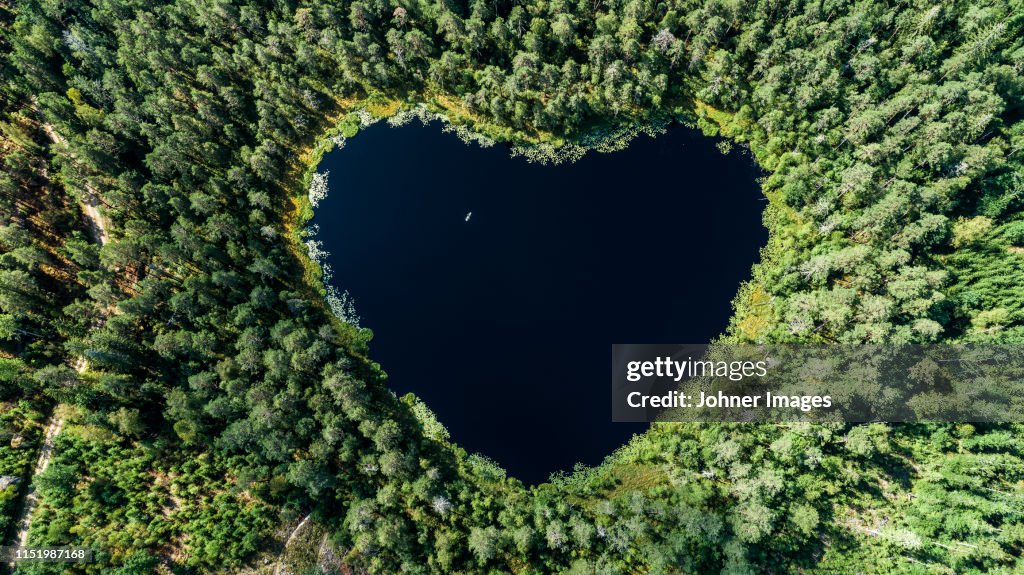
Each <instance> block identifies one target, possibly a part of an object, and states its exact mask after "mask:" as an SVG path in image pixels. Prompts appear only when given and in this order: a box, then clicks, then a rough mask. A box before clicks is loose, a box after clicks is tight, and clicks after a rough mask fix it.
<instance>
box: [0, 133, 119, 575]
mask: <svg viewBox="0 0 1024 575" xmlns="http://www.w3.org/2000/svg"><path fill="white" fill-rule="evenodd" d="M42 128H43V131H44V132H45V133H46V135H47V137H48V138H49V139H50V141H51V142H52V143H54V144H61V143H63V142H64V138H63V137H61V135H60V134H58V133H57V132H56V131H55V130H54V129H53V126H51V125H50V124H48V123H45V122H44V123H43V124H42ZM43 177H44V178H45V179H46V180H47V182H49V174H48V173H44V174H43ZM91 195H94V194H91ZM79 204H80V206H81V208H82V213H83V214H84V215H85V218H86V223H87V224H88V226H89V228H90V232H91V233H92V236H93V240H95V241H96V243H98V244H99V245H101V246H102V245H103V244H105V243H107V226H106V223H105V222H104V219H103V216H102V215H101V214H100V212H99V210H98V209H97V208H96V205H95V204H91V203H89V202H87V201H80V202H79ZM74 368H75V370H76V371H78V373H82V372H84V371H85V370H86V369H87V368H88V363H87V361H86V359H85V358H84V357H79V358H77V359H76V360H75V362H74ZM63 428H64V417H63V415H62V413H61V408H60V406H59V405H58V406H56V407H55V408H54V409H53V411H52V412H51V413H50V417H49V418H48V419H47V424H46V433H45V434H44V436H43V444H42V446H41V447H40V448H39V457H38V459H36V466H35V468H34V469H33V470H32V475H31V476H30V477H29V478H28V481H29V485H28V492H27V493H26V495H25V500H24V503H23V504H22V506H21V513H20V514H19V515H18V517H17V519H16V524H17V526H18V528H17V531H16V532H15V539H14V540H15V543H16V545H18V546H22V547H23V546H25V545H26V544H27V543H28V532H29V528H30V527H31V526H32V514H33V512H34V511H35V508H36V505H38V503H39V495H38V494H37V493H36V489H35V482H36V478H37V477H39V476H40V475H42V474H43V473H44V472H45V471H46V469H47V468H48V467H49V466H50V460H51V459H52V458H53V449H54V443H55V442H56V440H57V436H58V435H59V434H60V432H61V430H62V429H63ZM9 565H10V567H11V569H12V570H13V569H14V564H13V563H9Z"/></svg>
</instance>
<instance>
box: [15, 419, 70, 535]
mask: <svg viewBox="0 0 1024 575" xmlns="http://www.w3.org/2000/svg"><path fill="white" fill-rule="evenodd" d="M63 427H64V418H62V417H58V415H57V411H56V410H54V412H53V413H52V414H50V419H49V420H48V421H47V425H46V434H45V435H44V436H43V445H42V447H40V448H39V459H37V460H36V466H35V468H34V469H33V470H32V483H34V482H35V478H36V477H39V476H40V475H42V473H43V472H44V471H46V468H47V467H49V466H50V459H51V458H52V457H53V443H54V441H55V440H56V439H57V434H59V433H60V430H61V429H63ZM32 483H30V484H29V487H28V493H27V494H26V495H25V503H24V506H23V507H22V510H21V517H19V518H18V530H17V531H16V533H15V537H14V541H15V544H16V545H18V546H19V547H24V546H25V544H26V543H28V528H29V525H30V524H31V523H32V512H33V511H34V510H35V507H36V504H37V503H38V502H39V495H38V494H37V493H36V489H35V485H33V484H32Z"/></svg>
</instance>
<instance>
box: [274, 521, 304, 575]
mask: <svg viewBox="0 0 1024 575" xmlns="http://www.w3.org/2000/svg"><path fill="white" fill-rule="evenodd" d="M309 518H310V515H306V516H305V517H303V518H302V521H299V524H298V525H296V526H295V529H292V532H291V534H290V535H288V539H285V542H284V546H282V547H281V554H280V555H278V557H277V564H276V565H274V575H282V573H281V562H282V561H284V554H285V553H286V552H287V551H288V546H289V545H291V543H292V541H293V540H294V539H295V537H296V536H298V534H299V531H302V528H303V527H305V525H306V522H308V521H309Z"/></svg>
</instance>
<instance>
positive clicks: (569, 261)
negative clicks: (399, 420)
mask: <svg viewBox="0 0 1024 575" xmlns="http://www.w3.org/2000/svg"><path fill="white" fill-rule="evenodd" d="M325 169H327V170H330V188H331V191H330V195H329V197H328V198H327V199H326V200H324V201H323V202H322V203H321V204H320V207H319V208H318V210H317V216H316V219H315V220H314V222H315V223H317V224H319V226H320V230H321V231H320V236H319V237H320V239H322V240H323V241H324V247H325V248H326V249H327V250H329V251H330V252H331V256H330V258H329V259H328V261H329V263H330V265H331V267H332V268H333V270H334V283H335V285H337V286H338V287H339V288H340V289H344V290H348V291H349V293H350V294H351V295H352V296H353V297H354V298H355V302H356V308H357V311H358V313H359V315H360V316H361V317H362V325H363V326H364V327H369V328H370V329H372V330H373V331H374V339H373V341H372V342H371V344H370V351H371V357H372V358H373V359H374V360H376V361H378V362H379V363H380V364H381V365H382V367H383V368H384V370H385V371H386V372H387V373H388V375H389V384H390V385H391V387H392V389H394V390H395V391H396V392H397V393H398V394H399V395H401V394H403V393H406V392H410V391H411V392H414V393H415V394H416V395H418V396H420V397H421V398H423V400H424V401H425V402H426V403H427V405H429V406H430V407H431V409H433V410H434V411H435V412H436V413H437V415H438V418H439V419H440V420H441V422H442V423H443V424H445V426H446V427H447V428H448V429H449V431H450V432H451V435H452V439H453V440H454V441H456V442H457V443H458V444H459V445H461V446H463V447H464V448H466V449H467V450H470V451H478V452H481V453H483V454H485V455H487V456H489V457H491V458H492V459H494V460H496V461H497V462H498V463H500V464H501V465H503V466H504V467H505V468H506V469H508V470H509V472H510V473H512V474H513V475H515V476H517V477H519V478H521V479H523V480H524V481H526V482H527V483H537V482H541V481H543V480H545V479H546V478H547V476H548V474H549V473H551V472H554V471H558V470H568V469H571V468H572V466H573V464H574V463H575V462H583V463H587V464H595V463H599V462H600V461H601V459H602V458H603V457H604V456H605V455H607V454H609V453H610V452H611V451H613V450H614V449H615V448H617V447H619V446H621V445H622V444H624V443H625V442H626V441H628V440H629V438H630V437H631V436H632V435H633V434H634V433H638V432H641V431H643V429H644V426H642V425H640V424H622V423H611V408H610V395H609V387H608V381H609V375H610V373H609V370H610V364H611V344H612V343H701V342H706V341H708V340H710V339H712V338H714V337H716V336H717V335H719V334H720V333H721V332H722V330H723V329H724V328H725V327H726V324H727V322H728V318H729V315H730V312H731V307H730V303H731V300H732V298H733V296H734V295H735V294H736V289H737V287H738V286H739V284H740V282H741V281H743V280H745V279H748V278H749V277H750V268H751V265H752V264H753V263H754V262H755V261H756V260H757V257H758V250H759V248H760V247H761V246H762V245H763V244H764V243H765V241H766V239H767V233H766V230H765V229H764V227H763V226H762V223H761V210H762V209H763V207H764V203H763V202H762V201H761V196H760V193H759V191H758V186H757V184H756V183H755V178H756V177H758V175H759V172H758V169H757V167H756V166H755V165H754V164H753V162H752V161H751V160H750V159H749V157H747V156H745V155H741V154H739V153H735V152H734V153H732V154H730V155H728V156H723V155H722V154H721V153H720V152H718V150H717V149H716V148H715V146H714V141H713V140H710V139H707V138H704V137H702V136H700V135H699V134H698V133H696V132H693V131H691V130H687V129H685V128H682V127H674V128H672V129H670V130H669V132H668V133H667V134H666V135H664V136H660V137H658V138H657V139H651V138H648V137H641V138H640V139H638V140H637V141H635V142H634V143H633V144H631V145H630V147H629V148H628V149H627V150H624V151H621V152H617V153H614V154H589V155H587V157H585V158H584V159H583V160H581V161H579V162H577V163H574V164H570V165H562V166H554V167H553V166H540V165H534V164H529V163H527V162H526V161H525V160H523V159H521V158H510V157H509V153H508V150H507V149H506V148H503V147H501V146H497V147H494V148H489V149H484V148H480V147H477V146H469V145H466V144H464V143H462V142H461V141H459V140H458V139H457V138H456V137H455V136H453V135H451V134H444V133H442V132H441V130H440V128H439V127H438V126H431V127H427V128H424V127H422V126H420V125H418V124H417V125H411V126H406V127H403V128H389V127H388V126H386V125H384V124H378V125H375V126H373V127H370V128H368V129H365V130H363V131H362V132H360V133H359V135H358V136H356V137H355V138H353V139H351V140H350V141H349V142H348V144H347V146H346V147H345V148H344V149H343V150H340V151H335V152H332V153H331V154H329V155H328V156H327V157H326V158H325V159H324V162H323V163H322V165H321V166H320V171H323V170H325ZM468 212H472V217H471V218H470V219H469V221H466V214H467V213H468Z"/></svg>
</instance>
